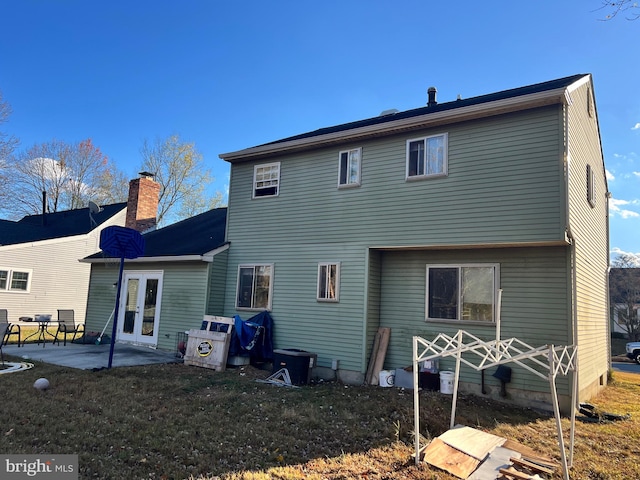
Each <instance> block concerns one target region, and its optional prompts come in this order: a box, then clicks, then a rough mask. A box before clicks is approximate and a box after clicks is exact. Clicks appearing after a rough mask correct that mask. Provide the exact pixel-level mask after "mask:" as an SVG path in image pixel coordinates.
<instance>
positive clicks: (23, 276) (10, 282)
mask: <svg viewBox="0 0 640 480" xmlns="http://www.w3.org/2000/svg"><path fill="white" fill-rule="evenodd" d="M30 286H31V271H30V270H10V269H3V268H0V291H3V290H4V291H7V290H8V291H10V292H28V291H29V287H30Z"/></svg>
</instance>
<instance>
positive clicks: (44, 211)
mask: <svg viewBox="0 0 640 480" xmlns="http://www.w3.org/2000/svg"><path fill="white" fill-rule="evenodd" d="M42 225H43V226H45V227H46V226H47V191H46V190H43V191H42Z"/></svg>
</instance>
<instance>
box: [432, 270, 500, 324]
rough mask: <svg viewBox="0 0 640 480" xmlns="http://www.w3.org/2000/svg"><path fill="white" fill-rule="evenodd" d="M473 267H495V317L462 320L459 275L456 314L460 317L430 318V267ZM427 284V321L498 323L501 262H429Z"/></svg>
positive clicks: (459, 279) (459, 278) (459, 276)
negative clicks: (488, 319)
mask: <svg viewBox="0 0 640 480" xmlns="http://www.w3.org/2000/svg"><path fill="white" fill-rule="evenodd" d="M465 267H466V268H473V267H477V268H487V267H492V268H493V319H492V320H491V321H490V322H487V321H481V320H462V315H461V312H460V308H461V304H462V302H461V301H460V300H461V299H460V281H461V278H462V276H461V275H458V312H457V314H456V316H457V317H458V318H456V319H448V318H430V317H429V269H430V268H457V269H461V268H465ZM425 284H426V288H425V295H424V299H425V302H424V318H425V320H426V321H427V322H441V323H442V322H445V323H455V324H461V323H465V324H467V323H471V324H474V325H495V324H496V313H497V312H496V309H497V308H498V290H499V288H500V287H499V285H500V264H499V263H453V264H451V263H447V264H439V263H433V264H427V268H426V271H425Z"/></svg>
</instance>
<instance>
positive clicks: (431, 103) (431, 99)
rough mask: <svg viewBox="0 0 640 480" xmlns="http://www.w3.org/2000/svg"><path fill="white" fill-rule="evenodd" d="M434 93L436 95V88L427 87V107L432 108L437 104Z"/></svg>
mask: <svg viewBox="0 0 640 480" xmlns="http://www.w3.org/2000/svg"><path fill="white" fill-rule="evenodd" d="M436 93H438V90H437V89H436V87H429V89H428V90H427V95H428V96H429V102H428V103H427V107H433V106H434V105H437V104H438V102H436Z"/></svg>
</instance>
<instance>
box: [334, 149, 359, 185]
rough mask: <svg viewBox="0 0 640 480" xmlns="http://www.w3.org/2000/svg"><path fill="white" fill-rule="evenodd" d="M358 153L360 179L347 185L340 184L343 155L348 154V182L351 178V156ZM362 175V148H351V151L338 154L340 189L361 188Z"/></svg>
mask: <svg viewBox="0 0 640 480" xmlns="http://www.w3.org/2000/svg"><path fill="white" fill-rule="evenodd" d="M354 151H357V152H358V178H357V180H356V181H355V182H351V183H349V182H347V183H340V176H341V173H342V155H343V154H344V153H346V154H347V180H348V177H349V174H348V172H349V154H350V153H351V152H354ZM361 173H362V147H358V148H350V149H349V150H342V151H341V152H340V153H338V188H353V187H359V186H360V178H361V177H360V175H361Z"/></svg>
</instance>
